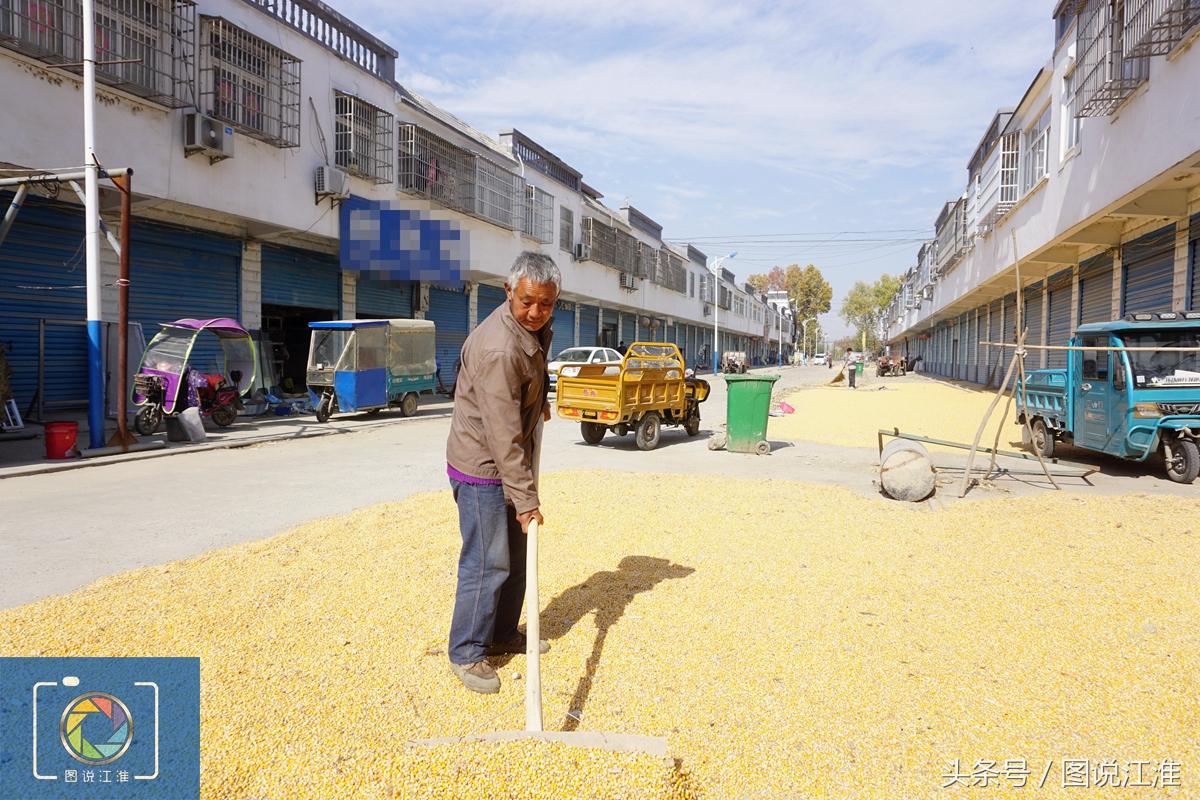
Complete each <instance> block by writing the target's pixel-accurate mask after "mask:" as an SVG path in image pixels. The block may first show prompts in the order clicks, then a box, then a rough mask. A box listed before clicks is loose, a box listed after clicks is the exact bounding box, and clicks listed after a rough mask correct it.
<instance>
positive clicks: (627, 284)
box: [618, 272, 637, 292]
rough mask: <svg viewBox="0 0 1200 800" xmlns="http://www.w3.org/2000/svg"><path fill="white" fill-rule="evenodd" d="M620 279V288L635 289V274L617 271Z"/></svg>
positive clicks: (632, 290) (631, 290)
mask: <svg viewBox="0 0 1200 800" xmlns="http://www.w3.org/2000/svg"><path fill="white" fill-rule="evenodd" d="M618 274H619V276H620V279H621V288H622V289H625V290H626V291H630V292H634V291H637V276H636V275H632V274H630V273H628V272H621V273H618Z"/></svg>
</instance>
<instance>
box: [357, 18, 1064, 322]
mask: <svg viewBox="0 0 1200 800" xmlns="http://www.w3.org/2000/svg"><path fill="white" fill-rule="evenodd" d="M334 5H335V6H336V7H337V8H338V10H339V11H341V12H343V13H345V14H346V15H347V16H349V17H350V18H351V19H353V20H355V21H356V22H357V23H359V24H360V25H362V26H363V27H364V28H367V29H368V30H370V31H372V32H373V33H375V34H376V35H377V36H379V37H380V38H382V39H384V40H385V41H387V42H388V43H390V44H391V45H392V46H394V47H395V48H396V49H397V50H398V51H399V53H400V57H399V59H398V61H397V78H398V79H399V80H400V82H401V83H402V84H404V85H405V86H407V87H409V88H411V89H413V90H414V91H416V92H418V93H420V94H422V95H424V96H426V97H428V98H429V99H431V100H433V101H434V102H436V103H437V104H438V105H441V106H442V107H444V108H445V109H447V110H448V111H450V112H451V113H453V114H455V115H457V116H458V117H460V118H462V119H464V120H466V121H467V122H469V123H470V124H471V125H473V126H474V127H476V128H478V129H479V130H482V131H484V132H487V133H489V134H491V135H493V136H495V135H496V134H497V133H498V132H500V131H502V130H507V129H509V128H513V127H515V128H519V129H520V130H522V131H523V132H525V133H526V134H528V135H530V136H531V137H533V139H535V140H536V141H538V142H539V143H541V144H542V145H544V146H545V147H547V148H548V149H550V150H551V151H552V152H554V153H556V154H557V155H558V156H560V157H561V158H563V159H564V160H565V161H566V162H567V163H569V164H570V165H571V166H573V167H575V168H576V169H578V170H579V171H581V172H582V173H583V175H584V180H586V181H587V182H588V183H589V184H591V185H592V186H595V187H596V188H597V189H598V190H600V192H602V193H603V194H604V195H605V202H607V203H608V204H609V205H611V206H612V207H614V208H615V207H618V206H620V205H621V204H622V203H624V202H625V201H628V202H630V203H632V204H633V205H635V206H637V208H638V209H639V210H641V211H643V212H645V213H646V214H648V215H649V216H651V217H652V218H654V219H655V220H657V221H658V222H659V223H661V224H662V225H663V226H664V228H665V230H664V236H665V237H666V238H668V239H690V240H692V241H695V242H696V244H697V246H699V247H700V249H702V250H704V251H705V252H707V253H708V254H709V256H710V257H715V256H718V255H723V254H725V253H727V252H729V251H730V250H734V249H736V250H737V251H738V256H737V258H736V259H735V260H734V261H732V262H729V263H727V265H726V266H729V267H730V268H732V269H733V270H734V272H735V273H737V274H738V275H739V277H741V278H745V277H746V276H748V275H749V274H751V273H753V272H766V271H767V270H769V269H770V267H771V266H772V265H774V264H780V265H787V264H789V263H799V264H801V265H803V264H807V263H814V264H816V265H817V266H818V267H820V268H821V269H822V271H823V272H824V273H825V275H826V277H827V278H828V279H829V280H830V282H831V283H832V284H833V287H834V311H835V312H836V310H837V308H838V306H839V305H840V300H841V297H842V296H843V295H844V294H845V292H846V290H847V289H849V288H850V286H851V285H852V284H853V283H854V281H856V280H874V279H875V278H876V277H878V276H879V274H880V273H882V272H892V273H898V272H901V271H903V270H904V269H905V268H907V267H908V266H909V265H911V264H912V263H914V262H915V260H916V251H917V248H918V246H919V245H918V244H917V243H916V241H915V240H919V239H922V238H926V237H929V236H931V235H932V228H933V221H934V218H935V217H936V216H937V213H938V211H939V209H940V207H941V204H942V203H944V202H945V201H946V200H948V199H950V198H952V197H955V196H957V195H958V194H959V193H961V191H962V189H963V186H964V185H965V183H966V164H967V161H968V159H969V158H970V157H971V154H972V152H973V151H974V149H975V146H976V145H977V143H978V141H979V139H980V137H981V136H982V135H983V133H984V131H985V129H986V128H987V126H988V124H989V123H990V122H991V118H992V115H993V113H994V112H995V111H996V109H997V108H1000V107H1006V106H1014V105H1016V103H1017V101H1019V100H1020V98H1021V95H1022V94H1023V93H1024V91H1025V88H1026V87H1027V86H1028V85H1029V83H1030V81H1031V80H1032V79H1033V77H1034V75H1035V74H1036V73H1037V71H1038V69H1039V68H1040V67H1041V66H1042V65H1044V64H1045V62H1046V61H1047V60H1048V59H1049V58H1050V54H1051V47H1052V45H1053V41H1052V39H1053V23H1052V21H1051V19H1050V15H1051V12H1052V11H1053V8H1052V6H1053V2H1051V1H1050V0H1046V2H1042V0H1008V1H1007V2H1003V1H1002V2H998V3H974V2H964V0H904V1H903V2H896V1H895V0H844V2H839V3H829V2H809V1H808V0H793V1H792V2H736V3H729V2H717V1H716V0H605V1H604V2H593V3H586V4H585V3H575V2H570V0H567V2H564V1H563V0H504V1H503V2H500V3H497V2H495V1H494V0H487V2H484V0H442V2H440V3H438V4H436V5H433V4H412V5H409V4H406V3H397V2H395V0H334ZM860 231H861V232H865V233H856V232H860ZM855 240H859V241H855ZM861 240H866V241H861ZM881 240H886V241H881ZM822 323H823V325H824V326H825V328H826V330H827V331H830V330H832V331H833V332H834V333H840V332H842V331H843V330H844V329H845V326H844V324H842V323H841V322H840V320H837V319H835V315H833V314H831V315H827V317H826V318H825V319H823V320H822Z"/></svg>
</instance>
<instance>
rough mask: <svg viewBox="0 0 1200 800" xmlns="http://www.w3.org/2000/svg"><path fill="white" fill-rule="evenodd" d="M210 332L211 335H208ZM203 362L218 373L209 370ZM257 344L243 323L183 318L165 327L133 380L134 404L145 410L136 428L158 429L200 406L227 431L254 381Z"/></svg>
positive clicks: (141, 430) (145, 433) (144, 432)
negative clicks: (172, 417) (166, 420)
mask: <svg viewBox="0 0 1200 800" xmlns="http://www.w3.org/2000/svg"><path fill="white" fill-rule="evenodd" d="M205 333H208V334H209V335H208V336H202V334H205ZM192 362H200V364H201V365H203V366H210V364H211V365H212V366H213V367H214V368H215V369H216V372H204V371H201V370H200V369H198V368H197V367H196V366H194V365H193V363H192ZM256 363H257V360H256V359H255V355H254V340H253V339H251V338H250V332H249V331H247V330H246V329H245V328H243V327H242V326H241V325H240V324H239V323H238V322H237V320H232V319H228V318H226V317H218V318H216V319H179V320H176V321H174V322H165V323H163V324H162V330H160V331H159V332H158V334H157V335H156V336H155V337H154V338H153V339H152V340H151V341H150V344H148V345H146V351H145V352H144V353H142V362H141V364H140V366H139V367H138V372H137V374H136V375H134V377H133V402H134V403H135V404H137V405H139V406H141V407H142V409H141V410H140V411H139V412H138V414H137V417H135V418H134V427H136V428H137V432H138V433H140V434H142V435H143V436H149V435H150V434H152V433H154V432H155V431H156V430H158V426H159V425H160V424H161V423H162V420H163V417H164V416H169V415H173V414H178V413H180V412H182V411H183V410H184V409H185V408H190V407H192V406H196V407H198V408H199V409H200V413H201V414H202V415H203V416H206V417H212V421H213V422H214V423H216V424H217V425H218V426H220V427H222V428H227V427H229V426H230V425H232V424H233V422H234V420H235V419H237V412H238V411H239V410H240V409H241V408H242V399H241V398H242V392H244V391H245V390H246V389H247V388H249V387H250V385H251V384H252V383H254V367H255V364H256Z"/></svg>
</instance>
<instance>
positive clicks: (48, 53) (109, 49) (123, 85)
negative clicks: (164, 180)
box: [0, 0, 196, 108]
mask: <svg viewBox="0 0 1200 800" xmlns="http://www.w3.org/2000/svg"><path fill="white" fill-rule="evenodd" d="M95 24H96V61H97V62H98V63H97V64H96V80H97V81H99V82H100V83H104V84H107V85H109V86H113V87H115V88H118V89H121V90H122V91H126V92H129V93H130V94H133V95H136V96H138V97H142V98H145V99H146V100H149V101H151V102H154V103H158V104H159V105H163V106H167V107H168V108H181V107H183V106H188V105H193V104H195V100H196V97H195V94H196V86H195V79H194V76H193V68H194V64H195V40H194V37H195V32H196V6H195V3H193V2H192V0H97V2H96V10H95ZM0 47H7V48H9V49H11V50H16V51H18V52H21V53H24V54H25V55H28V56H32V57H34V58H37V59H39V60H41V61H45V62H47V63H51V64H63V63H70V64H78V63H79V62H81V61H82V60H83V14H82V7H81V5H80V3H79V0H0ZM67 69H69V70H71V71H72V72H76V73H80V72H82V70H83V68H82V66H71V67H67Z"/></svg>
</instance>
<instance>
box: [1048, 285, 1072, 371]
mask: <svg viewBox="0 0 1200 800" xmlns="http://www.w3.org/2000/svg"><path fill="white" fill-rule="evenodd" d="M1070 340H1071V270H1069V269H1068V270H1064V271H1063V272H1060V273H1058V274H1057V275H1055V276H1053V277H1052V278H1050V319H1049V324H1048V325H1047V328H1046V344H1049V345H1066V344H1067V343H1068V342H1069V341H1070ZM1046 366H1047V367H1048V368H1049V369H1066V367H1067V351H1066V350H1049V351H1047V353H1046Z"/></svg>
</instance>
